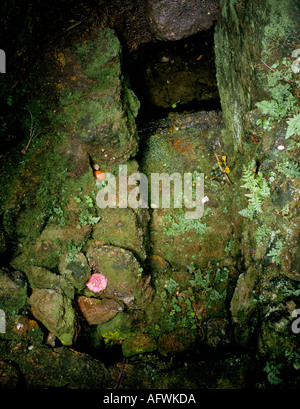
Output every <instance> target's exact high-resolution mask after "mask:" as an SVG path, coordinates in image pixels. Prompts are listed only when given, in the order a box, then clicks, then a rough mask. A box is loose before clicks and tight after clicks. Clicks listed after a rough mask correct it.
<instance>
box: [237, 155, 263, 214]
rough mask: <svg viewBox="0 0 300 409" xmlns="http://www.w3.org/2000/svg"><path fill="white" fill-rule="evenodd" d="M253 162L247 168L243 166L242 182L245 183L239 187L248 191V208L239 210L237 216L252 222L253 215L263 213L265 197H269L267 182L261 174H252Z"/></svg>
mask: <svg viewBox="0 0 300 409" xmlns="http://www.w3.org/2000/svg"><path fill="white" fill-rule="evenodd" d="M253 165H254V164H253V162H251V163H250V164H249V166H248V167H246V166H245V165H244V169H243V176H242V180H243V181H244V182H245V183H244V184H243V185H242V186H241V187H243V188H245V189H248V190H249V193H246V194H245V196H246V197H248V206H247V207H246V208H245V209H243V210H241V211H240V212H239V214H241V215H242V216H244V217H247V218H249V219H250V220H253V217H254V215H255V214H256V212H257V213H263V210H262V206H263V204H264V201H265V199H266V198H267V197H269V196H270V188H269V186H268V183H267V181H266V180H265V179H264V178H263V174H262V172H258V173H257V174H256V173H254V172H252V169H253Z"/></svg>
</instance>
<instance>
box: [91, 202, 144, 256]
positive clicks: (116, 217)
mask: <svg viewBox="0 0 300 409" xmlns="http://www.w3.org/2000/svg"><path fill="white" fill-rule="evenodd" d="M102 214H103V216H102V218H101V223H99V224H98V225H97V226H96V227H95V229H94V230H93V238H94V239H95V240H98V241H99V242H102V243H103V244H111V245H114V246H116V247H123V248H126V249H128V250H131V251H132V252H134V253H136V254H138V255H140V256H141V257H142V258H143V259H144V258H145V257H146V249H145V243H144V241H145V238H144V230H143V228H142V226H141V225H140V222H139V219H138V217H137V215H136V214H135V212H134V211H133V209H130V208H127V209H119V208H117V209H109V208H107V209H105V211H102Z"/></svg>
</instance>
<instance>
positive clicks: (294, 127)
mask: <svg viewBox="0 0 300 409" xmlns="http://www.w3.org/2000/svg"><path fill="white" fill-rule="evenodd" d="M287 124H288V127H287V130H286V135H285V138H286V139H288V138H289V137H291V136H293V135H300V114H297V115H294V116H293V118H290V119H289V120H288V121H287Z"/></svg>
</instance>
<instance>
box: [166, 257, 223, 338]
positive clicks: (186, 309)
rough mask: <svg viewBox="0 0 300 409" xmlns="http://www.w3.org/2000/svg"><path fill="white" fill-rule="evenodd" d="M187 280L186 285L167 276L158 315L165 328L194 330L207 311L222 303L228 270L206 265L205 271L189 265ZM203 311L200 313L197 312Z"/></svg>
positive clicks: (217, 265)
mask: <svg viewBox="0 0 300 409" xmlns="http://www.w3.org/2000/svg"><path fill="white" fill-rule="evenodd" d="M189 273H190V279H189V280H188V282H187V283H186V284H185V285H182V284H179V283H178V282H177V281H176V280H174V279H173V278H172V277H169V279H168V282H167V284H166V285H165V286H164V289H163V290H162V291H161V292H160V297H161V299H162V307H161V312H162V313H163V314H164V321H165V324H166V325H167V327H168V328H169V329H171V330H174V329H175V328H176V327H183V328H190V329H196V328H197V327H199V326H200V325H201V321H202V319H203V318H204V316H203V314H205V315H206V314H207V311H208V310H212V311H213V309H214V307H215V306H216V304H217V303H224V301H225V299H226V294H227V289H226V287H227V283H228V274H229V269H228V268H227V267H220V265H219V263H217V264H216V265H215V266H212V265H208V266H207V268H206V269H205V272H202V271H201V270H200V269H196V268H195V267H194V264H193V263H191V265H190V266H189ZM200 310H201V311H202V313H200V312H199V311H200Z"/></svg>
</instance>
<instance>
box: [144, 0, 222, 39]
mask: <svg viewBox="0 0 300 409" xmlns="http://www.w3.org/2000/svg"><path fill="white" fill-rule="evenodd" d="M148 10H149V11H148V13H149V14H148V20H149V26H150V29H151V31H152V32H153V34H154V35H155V36H156V37H157V38H158V39H160V40H165V41H166V40H169V41H170V40H171V41H172V40H180V39H181V38H184V37H188V36H190V35H192V34H195V33H197V32H198V31H203V30H208V29H209V28H210V27H211V26H212V24H213V23H214V21H215V20H216V19H217V16H218V14H219V2H218V1H216V0H200V1H197V0H192V1H182V0H172V1H168V0H148Z"/></svg>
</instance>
